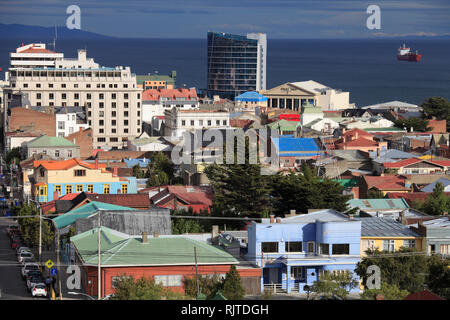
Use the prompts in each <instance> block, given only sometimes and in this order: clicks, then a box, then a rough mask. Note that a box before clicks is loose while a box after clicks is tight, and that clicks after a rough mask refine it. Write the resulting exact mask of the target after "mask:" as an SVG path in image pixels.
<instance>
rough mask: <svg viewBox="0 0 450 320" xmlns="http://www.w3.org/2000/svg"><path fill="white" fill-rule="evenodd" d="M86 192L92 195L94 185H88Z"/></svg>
mask: <svg viewBox="0 0 450 320" xmlns="http://www.w3.org/2000/svg"><path fill="white" fill-rule="evenodd" d="M86 191H87V192H89V193H94V185H93V184H88V185H87V187H86Z"/></svg>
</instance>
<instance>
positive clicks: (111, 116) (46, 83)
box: [4, 44, 142, 149]
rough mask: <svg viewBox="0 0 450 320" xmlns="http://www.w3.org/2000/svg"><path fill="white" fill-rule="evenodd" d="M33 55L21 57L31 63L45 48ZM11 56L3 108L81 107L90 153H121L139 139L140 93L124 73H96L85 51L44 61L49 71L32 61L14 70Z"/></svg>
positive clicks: (115, 69) (118, 69) (107, 70)
mask: <svg viewBox="0 0 450 320" xmlns="http://www.w3.org/2000/svg"><path fill="white" fill-rule="evenodd" d="M19 49H20V48H18V49H17V50H19ZM28 50H30V49H28ZM33 50H34V51H37V52H28V51H27V52H26V54H27V55H30V54H35V55H36V56H33V57H35V58H33V59H35V60H36V59H40V56H41V55H42V54H50V53H48V51H50V50H47V49H45V44H42V45H40V46H39V49H33ZM42 50H45V53H43V52H41V51H42ZM50 52H51V51H50ZM16 53H17V52H16ZM19 53H22V54H24V51H22V52H19ZM13 56H14V60H15V62H14V64H12V66H11V68H10V69H9V71H8V72H6V80H8V81H9V82H10V85H9V87H8V88H5V89H4V90H5V97H6V99H5V103H6V105H7V106H8V107H15V106H27V105H29V106H50V107H55V106H63V107H64V106H75V107H77V106H84V107H85V108H86V113H87V114H86V119H87V124H88V126H89V127H91V128H92V129H93V147H94V148H102V149H111V148H117V149H122V148H123V147H126V144H127V141H128V139H129V138H130V137H137V136H139V135H140V134H141V130H142V129H141V127H142V123H141V121H142V113H141V110H142V108H141V89H139V88H137V85H136V75H135V74H132V73H131V70H130V68H129V67H126V68H124V67H122V66H117V67H101V66H99V65H98V64H97V63H95V62H94V60H93V59H87V58H86V51H85V50H78V58H77V59H66V58H63V56H60V55H58V56H57V57H53V56H51V57H50V58H48V59H53V58H55V59H53V60H44V61H47V62H46V63H49V62H52V63H53V64H54V66H48V65H45V66H37V65H35V64H34V61H35V60H32V58H29V60H30V61H33V62H32V63H31V62H30V64H29V65H26V66H18V64H17V63H16V58H17V57H16V55H13V54H11V59H12V58H13ZM17 61H21V60H17ZM37 61H40V60H37ZM13 66H14V67H13ZM5 109H7V108H5ZM69 128H70V126H69ZM69 130H70V129H69ZM74 131H76V129H75V128H74Z"/></svg>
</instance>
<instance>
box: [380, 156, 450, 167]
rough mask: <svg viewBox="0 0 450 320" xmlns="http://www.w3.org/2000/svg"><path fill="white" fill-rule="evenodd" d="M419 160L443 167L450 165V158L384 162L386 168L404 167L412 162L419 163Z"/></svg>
mask: <svg viewBox="0 0 450 320" xmlns="http://www.w3.org/2000/svg"><path fill="white" fill-rule="evenodd" d="M419 162H428V163H433V164H436V165H438V166H442V167H449V166H450V160H441V161H432V160H424V159H419V158H409V159H405V160H401V161H397V162H383V167H385V168H402V167H405V166H409V165H411V164H415V163H419Z"/></svg>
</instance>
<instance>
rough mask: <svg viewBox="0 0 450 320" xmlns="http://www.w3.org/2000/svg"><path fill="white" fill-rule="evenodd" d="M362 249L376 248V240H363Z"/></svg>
mask: <svg viewBox="0 0 450 320" xmlns="http://www.w3.org/2000/svg"><path fill="white" fill-rule="evenodd" d="M361 246H362V251H363V252H365V251H366V250H369V249H370V250H374V249H375V240H362V241H361Z"/></svg>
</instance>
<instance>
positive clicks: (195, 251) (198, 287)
mask: <svg viewBox="0 0 450 320" xmlns="http://www.w3.org/2000/svg"><path fill="white" fill-rule="evenodd" d="M194 258H195V278H196V279H197V281H196V282H197V296H198V295H199V293H200V284H199V283H198V265H197V247H194Z"/></svg>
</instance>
